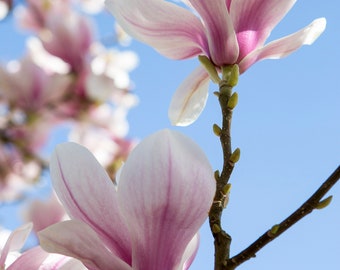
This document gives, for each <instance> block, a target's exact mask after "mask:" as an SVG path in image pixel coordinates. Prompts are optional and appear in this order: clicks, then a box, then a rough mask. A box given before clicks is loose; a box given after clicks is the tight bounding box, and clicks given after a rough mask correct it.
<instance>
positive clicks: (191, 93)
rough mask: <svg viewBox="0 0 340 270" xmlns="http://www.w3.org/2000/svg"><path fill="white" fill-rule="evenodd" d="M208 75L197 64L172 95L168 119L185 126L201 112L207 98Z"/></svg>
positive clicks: (172, 122)
mask: <svg viewBox="0 0 340 270" xmlns="http://www.w3.org/2000/svg"><path fill="white" fill-rule="evenodd" d="M209 81H210V79H209V75H208V73H207V72H206V70H205V69H204V68H203V67H201V66H199V67H198V68H196V69H195V70H194V71H193V72H192V73H191V74H190V75H189V77H188V78H186V79H185V81H184V82H183V83H182V84H181V85H180V86H179V88H178V89H177V90H176V92H175V94H174V95H173V97H172V100H171V103H170V107H169V112H168V115H169V119H170V122H171V124H173V125H176V126H187V125H190V124H191V123H193V122H194V121H196V119H197V118H198V116H199V115H200V114H201V113H202V111H203V109H204V107H205V104H206V102H207V98H208V87H209Z"/></svg>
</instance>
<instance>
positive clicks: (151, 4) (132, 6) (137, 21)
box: [105, 0, 207, 59]
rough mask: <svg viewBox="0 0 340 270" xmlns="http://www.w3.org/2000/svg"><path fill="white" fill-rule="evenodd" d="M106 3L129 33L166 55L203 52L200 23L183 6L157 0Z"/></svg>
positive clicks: (174, 55) (204, 42) (107, 0)
mask: <svg viewBox="0 0 340 270" xmlns="http://www.w3.org/2000/svg"><path fill="white" fill-rule="evenodd" d="M105 5H106V8H107V9H108V10H109V11H110V12H111V13H112V14H113V16H115V18H116V20H117V22H118V23H119V24H120V25H121V26H122V27H123V28H124V30H125V31H126V32H127V33H128V34H129V35H131V36H132V37H134V38H136V39H138V40H140V41H142V42H144V43H146V44H148V45H150V46H152V47H154V48H155V49H156V50H157V51H159V52H160V53H161V54H163V55H165V56H167V57H169V58H172V59H184V58H189V57H192V56H195V55H198V54H200V53H202V52H203V51H206V47H207V44H206V38H205V34H204V29H203V25H202V23H201V22H200V20H199V19H198V18H197V17H196V16H195V15H194V14H192V13H191V12H190V11H188V10H186V9H184V8H182V7H179V6H177V5H175V4H173V3H169V2H166V1H159V0H143V1H140V0H106V2H105Z"/></svg>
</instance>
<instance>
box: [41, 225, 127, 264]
mask: <svg viewBox="0 0 340 270" xmlns="http://www.w3.org/2000/svg"><path fill="white" fill-rule="evenodd" d="M38 236H39V240H40V245H41V247H42V248H43V249H44V250H46V251H47V252H51V253H59V254H63V255H66V256H70V257H73V258H76V259H78V260H80V261H82V262H83V263H84V264H85V265H86V266H87V267H88V268H89V269H93V270H111V269H119V270H131V268H130V266H128V265H127V264H126V263H125V262H123V261H122V260H121V259H119V258H118V257H116V256H114V255H113V254H112V253H111V252H110V251H109V250H108V249H107V248H106V247H105V246H104V245H103V243H102V240H101V239H100V238H99V237H98V236H97V234H96V233H95V232H94V231H93V230H92V229H91V228H90V227H89V226H88V225H86V224H85V223H83V222H81V221H78V220H68V221H64V222H60V223H57V224H54V225H52V226H50V227H48V228H47V229H44V230H42V231H40V232H39V233H38Z"/></svg>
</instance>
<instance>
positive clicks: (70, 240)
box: [38, 130, 215, 270]
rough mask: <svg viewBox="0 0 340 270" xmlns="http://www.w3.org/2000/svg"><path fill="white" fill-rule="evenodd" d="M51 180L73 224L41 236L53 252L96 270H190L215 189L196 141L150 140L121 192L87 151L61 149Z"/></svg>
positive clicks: (169, 136)
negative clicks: (77, 260)
mask: <svg viewBox="0 0 340 270" xmlns="http://www.w3.org/2000/svg"><path fill="white" fill-rule="evenodd" d="M51 177H52V182H53V185H54V188H55V190H56V193H57V195H58V196H59V198H60V200H61V202H62V203H63V205H64V207H65V208H66V210H67V212H68V214H69V216H70V217H71V218H72V220H69V221H64V222H61V223H58V224H55V225H52V226H51V227H48V228H47V229H45V230H43V231H41V232H39V233H38V236H39V239H40V244H41V246H42V247H43V248H44V249H45V250H46V251H48V252H55V253H61V254H64V255H68V256H72V257H74V258H77V259H79V260H81V261H82V262H83V264H84V265H85V266H86V267H87V268H88V269H90V270H111V269H119V270H133V269H149V270H152V269H164V270H167V269H168V270H170V269H171V270H172V269H188V267H189V266H190V264H191V262H192V260H193V258H194V256H195V254H196V251H197V248H198V238H197V231H198V229H199V227H200V226H201V225H202V223H203V222H204V220H205V219H206V218H207V215H208V211H209V208H210V206H211V203H212V199H213V195H214V192H215V181H214V178H213V172H212V169H211V167H210V164H209V162H208V160H207V158H206V156H205V155H204V153H203V152H202V151H201V150H200V148H199V147H198V146H197V145H196V144H195V143H194V142H193V141H191V140H190V139H189V138H187V137H185V136H184V135H182V134H180V133H178V132H174V131H169V130H163V131H160V132H157V133H155V134H153V135H151V136H149V137H148V138H146V139H144V140H143V141H142V142H141V143H140V144H139V145H137V147H136V148H135V149H134V150H133V151H132V152H131V154H130V155H129V157H128V159H127V161H126V163H125V164H124V166H123V168H122V170H121V173H120V175H119V177H118V179H117V186H115V185H114V184H113V183H112V182H111V180H110V179H109V177H108V175H107V173H106V172H105V171H104V170H103V168H102V167H101V166H100V165H99V163H98V162H97V161H96V159H95V158H94V157H93V155H92V154H91V153H90V152H89V151H88V150H87V149H85V148H84V147H82V146H80V145H77V144H75V143H65V144H61V145H59V146H57V148H56V150H55V152H54V154H53V155H52V159H51Z"/></svg>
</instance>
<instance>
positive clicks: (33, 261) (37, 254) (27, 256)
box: [6, 246, 49, 270]
mask: <svg viewBox="0 0 340 270" xmlns="http://www.w3.org/2000/svg"><path fill="white" fill-rule="evenodd" d="M48 255H49V254H48V253H47V252H46V251H44V250H43V249H42V248H41V247H40V246H38V247H34V248H32V249H29V250H27V251H26V252H24V253H23V254H22V255H21V256H20V257H19V258H18V259H17V260H16V261H15V262H13V263H12V264H11V265H10V266H9V267H8V268H6V269H7V270H22V269H25V270H37V269H40V268H39V267H40V266H41V264H42V263H43V261H44V260H45V259H46V258H47V257H48Z"/></svg>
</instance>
